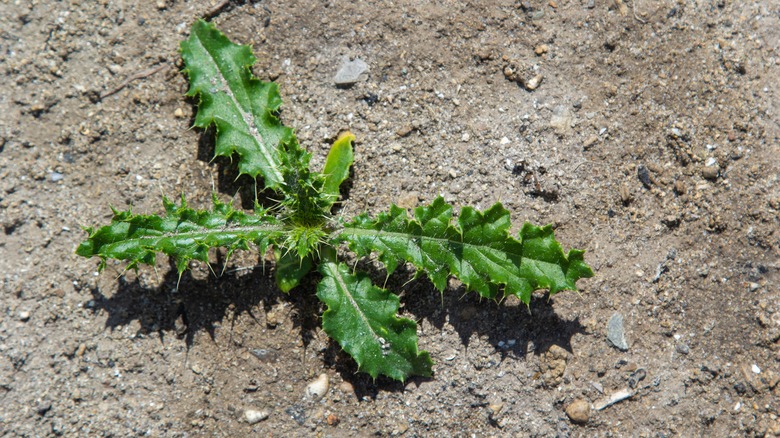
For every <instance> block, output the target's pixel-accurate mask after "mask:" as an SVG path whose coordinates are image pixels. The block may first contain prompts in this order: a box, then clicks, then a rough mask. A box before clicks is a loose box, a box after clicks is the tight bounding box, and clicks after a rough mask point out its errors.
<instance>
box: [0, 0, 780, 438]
mask: <svg viewBox="0 0 780 438" xmlns="http://www.w3.org/2000/svg"><path fill="white" fill-rule="evenodd" d="M215 3H216V2H213V3H212V2H211V1H207V0H204V1H181V0H168V1H151V0H146V1H141V2H131V1H121V0H119V1H108V0H99V1H76V0H73V1H64V2H53V1H35V0H28V1H23V0H17V1H11V0H5V1H2V2H0V72H2V77H3V80H2V81H0V223H2V228H3V233H0V272H2V312H0V433H2V434H3V435H4V436H49V435H63V436H130V435H151V436H200V435H207V436H246V435H249V434H256V435H259V436H334V437H341V436H419V437H423V436H425V437H429V436H430V437H434V436H440V437H452V436H464V437H465V436H476V437H481V436H497V437H499V436H646V437H651V436H652V437H656V436H657V437H671V436H682V437H690V436H773V434H774V435H780V420H778V415H780V401H779V400H780V388H778V380H779V379H780V377H778V376H779V375H780V289H779V288H780V283H778V280H779V279H780V277H779V276H778V271H779V269H780V263H779V260H778V257H779V256H780V228H779V227H778V222H779V220H778V209H780V185H779V184H778V170H780V164H778V163H779V162H780V147H779V146H778V145H779V144H780V143H778V137H779V136H780V124H779V122H780V116H778V111H780V3H778V2H774V1H763V2H734V1H728V0H711V1H710V0H706V1H705V0H701V1H683V0H680V1H671V0H660V1H654V2H651V1H638V0H634V1H633V2H630V1H626V2H625V3H624V4H622V3H621V4H622V6H621V4H617V3H613V2H612V0H610V1H605V0H581V1H579V0H575V1H563V0H557V1H549V2H547V1H535V0H523V1H503V0H498V1H484V0H476V1H471V2H461V1H441V2H435V3H420V2H414V1H410V2H406V1H400V2H399V1H365V2H363V1H361V2H316V1H288V2H281V1H275V0H269V1H263V2H241V1H235V2H231V3H230V4H228V5H227V6H226V7H224V8H222V9H220V10H219V11H217V12H216V13H214V16H213V21H215V22H216V23H217V24H218V26H219V27H220V28H221V29H222V30H223V31H224V32H225V33H226V34H228V36H229V37H230V38H231V39H233V40H235V41H239V42H243V43H247V44H251V45H252V46H253V48H254V50H255V52H256V54H257V57H258V63H257V65H256V68H255V72H256V74H257V76H258V77H260V78H263V79H265V80H268V79H274V80H276V81H277V82H278V83H279V85H280V87H281V90H282V96H283V99H284V102H285V104H284V107H283V112H282V115H281V117H282V119H283V120H284V122H285V123H286V124H288V125H290V126H294V127H296V130H297V133H298V136H299V138H300V139H301V142H302V144H303V145H304V146H305V147H307V148H308V149H309V150H310V151H312V153H313V154H314V161H315V162H321V161H322V159H323V157H324V155H325V153H326V152H327V149H328V147H329V145H330V143H331V142H332V141H333V140H334V139H335V138H336V136H337V135H338V133H339V132H340V131H342V130H345V129H350V130H351V131H352V132H354V133H355V134H356V136H357V138H358V142H357V144H356V161H355V166H354V177H353V179H352V180H351V188H350V190H349V194H348V196H347V198H346V200H345V203H344V205H343V208H342V210H341V214H343V215H344V216H346V217H351V216H354V215H355V214H358V213H360V212H363V211H369V212H371V213H374V214H375V213H378V212H381V211H384V210H386V209H387V207H388V206H389V204H390V203H391V202H396V203H398V204H399V205H402V206H404V207H413V206H415V205H417V204H420V203H424V202H429V201H431V200H433V199H434V198H435V197H436V196H437V195H439V194H442V195H444V196H445V198H446V199H447V200H449V201H451V202H453V203H454V204H455V205H456V206H458V207H460V206H465V205H474V206H477V207H480V208H487V207H488V206H490V205H491V204H492V203H494V202H496V201H499V200H500V201H501V202H502V203H503V204H504V205H505V206H506V207H507V208H508V209H509V210H510V211H511V212H512V216H513V220H514V223H515V227H516V228H517V227H519V225H520V224H521V223H522V221H524V220H529V221H532V222H534V223H540V224H543V223H552V224H554V226H555V227H556V235H557V237H558V239H559V240H560V241H561V242H562V243H563V245H564V247H566V248H583V249H586V250H587V251H588V253H587V255H586V260H587V261H588V262H589V263H590V264H591V265H592V266H593V268H594V271H595V272H596V276H595V277H594V278H592V279H589V280H584V281H581V282H580V285H581V287H582V291H581V293H580V294H577V293H573V292H567V293H561V294H559V295H556V296H555V298H554V299H551V300H548V299H547V298H546V297H544V296H543V294H539V295H538V297H536V298H535V299H534V301H533V302H532V305H531V307H530V312H529V311H528V309H526V308H525V306H523V305H522V304H519V303H518V302H516V301H513V300H508V301H507V302H505V303H502V304H497V303H493V302H480V301H479V300H478V299H477V298H476V297H475V296H474V295H473V294H464V291H463V290H462V288H460V287H459V286H458V284H457V283H455V282H453V284H452V287H451V288H450V289H449V290H447V291H446V292H445V293H444V294H443V295H439V294H438V292H436V291H435V289H434V288H433V287H432V285H431V284H430V283H429V282H428V281H427V280H426V279H425V278H421V279H417V280H412V281H410V279H412V276H413V273H412V272H411V271H410V270H402V271H401V272H399V273H397V274H395V275H394V276H392V277H391V278H390V281H389V282H388V287H391V288H393V289H394V290H396V291H400V292H402V303H403V305H404V307H403V310H402V312H403V314H404V316H407V317H410V318H414V319H415V320H417V321H418V322H419V338H420V346H421V348H424V349H426V350H429V351H430V352H431V355H432V357H433V358H434V360H435V361H436V365H435V368H434V369H435V375H434V377H433V378H431V379H411V380H410V381H408V382H406V384H400V383H395V382H391V381H388V380H384V379H378V380H376V381H372V380H371V379H370V377H367V376H366V375H363V374H356V373H355V364H354V363H353V362H352V361H351V360H350V359H349V358H348V357H347V356H346V355H344V354H343V353H342V352H340V351H339V348H338V346H337V345H335V344H334V343H332V342H331V341H329V340H328V338H327V336H326V335H325V334H324V333H322V331H321V330H320V329H319V328H318V326H319V314H320V312H321V310H322V309H321V306H320V304H319V302H318V301H317V299H316V297H315V296H314V293H315V290H314V287H313V285H314V282H315V281H316V278H311V279H308V280H306V281H305V284H304V285H303V286H302V287H300V288H298V289H296V290H294V291H293V292H292V293H291V294H290V295H285V294H283V293H281V292H279V291H278V290H277V289H275V287H274V286H273V277H272V273H273V265H272V264H265V267H264V265H263V263H262V260H261V259H260V258H259V257H258V256H257V255H256V254H252V253H246V254H240V255H239V256H238V257H234V258H232V259H231V260H230V262H229V263H228V265H227V266H226V267H225V268H226V269H225V274H223V275H221V276H218V277H217V276H215V275H213V274H212V273H211V270H210V269H209V267H208V266H205V265H197V264H196V265H193V266H192V267H193V269H192V271H190V272H189V273H188V274H186V275H185V276H184V277H183V278H182V280H181V283H180V284H179V288H178V290H177V289H176V285H177V275H176V273H175V269H174V270H173V271H172V270H171V267H170V265H169V263H168V261H167V260H165V259H164V258H160V260H159V261H158V265H157V266H156V269H152V268H149V267H146V268H142V269H141V270H139V271H138V272H137V273H135V272H127V273H124V274H123V266H122V265H121V264H119V263H110V264H109V266H108V268H107V269H106V270H105V271H104V272H103V273H102V274H100V275H98V274H97V272H96V270H97V265H98V261H97V260H86V259H81V258H79V257H77V256H75V255H74V254H73V251H74V250H75V247H76V245H77V244H78V242H79V241H80V240H81V239H83V238H84V237H85V234H84V233H83V232H82V231H81V229H80V227H81V226H88V225H97V224H102V223H106V222H107V221H108V220H109V218H110V214H111V211H110V209H109V205H113V206H116V207H118V208H126V207H128V206H131V205H132V206H133V209H134V210H135V211H138V212H160V211H161V210H162V205H161V202H160V199H161V194H167V195H169V196H176V195H178V194H179V193H182V192H183V193H186V194H187V196H188V200H189V201H190V203H191V204H192V205H195V206H200V207H205V206H207V205H208V204H209V202H210V196H211V192H212V188H215V189H216V190H217V191H218V193H219V196H220V197H221V198H222V199H223V200H229V199H231V198H235V199H236V203H237V205H244V206H245V207H249V206H250V204H251V199H252V198H251V196H252V194H251V191H247V190H241V187H243V186H245V183H247V180H246V179H245V178H240V179H238V180H237V181H236V178H235V175H236V170H235V167H234V166H232V165H231V164H230V162H229V161H228V160H216V161H214V162H211V161H210V158H211V154H212V151H213V135H212V133H210V132H202V131H198V130H193V129H189V127H190V126H191V124H192V114H193V111H194V109H195V108H194V103H193V102H192V101H190V100H188V99H186V98H185V97H184V96H183V94H184V91H185V90H186V78H185V77H184V76H183V75H182V74H180V73H179V69H180V68H181V63H180V59H179V55H178V44H179V41H181V40H182V39H184V38H186V35H187V32H188V29H189V26H190V24H191V23H192V22H193V20H195V19H196V18H197V17H201V16H203V15H204V14H207V13H208V11H209V10H211V9H212V8H213V6H214V4H215ZM355 58H360V59H362V60H363V61H365V62H366V63H367V64H368V66H369V68H370V71H369V73H368V74H367V75H366V76H365V77H364V78H363V80H361V81H360V82H358V83H356V84H355V85H354V86H352V87H350V88H338V87H336V86H335V84H334V75H335V74H336V72H337V71H338V70H339V67H340V66H341V65H342V63H343V62H344V61H345V60H347V59H355ZM213 262H214V263H213V265H214V266H216V267H218V268H219V269H215V270H216V272H220V271H221V267H222V265H221V264H222V263H224V258H223V257H222V254H220V253H218V252H215V253H214V254H213ZM368 266H369V267H370V264H369V265H368ZM615 314H619V315H621V316H622V317H623V320H624V330H625V337H626V339H627V347H628V348H627V350H625V351H624V350H620V349H617V348H615V347H614V346H613V345H611V344H610V343H609V342H608V341H607V322H608V320H609V319H610V318H611V317H613V315H615ZM321 373H325V374H327V375H328V377H329V380H330V391H329V392H328V394H327V395H326V396H325V397H324V398H323V399H321V400H319V401H311V400H308V399H306V398H305V397H304V389H305V387H306V385H307V383H308V382H310V381H311V380H313V379H315V378H316V377H317V376H318V375H320V374H321ZM621 392H623V393H624V394H627V395H630V397H628V398H627V399H625V400H622V401H619V402H617V403H615V404H613V405H611V406H608V407H604V408H603V409H601V410H596V409H592V410H590V412H588V410H587V409H583V408H587V407H589V406H593V407H594V408H595V407H602V406H603V404H604V403H603V402H604V400H605V399H608V398H609V397H610V396H614V395H615V394H620V393H621ZM251 411H255V414H250V417H251V416H252V415H255V417H254V418H253V419H252V421H251V422H250V421H249V420H248V416H247V413H248V412H251ZM261 414H265V415H261ZM266 415H267V417H266ZM575 420H578V421H579V422H576V421H575Z"/></svg>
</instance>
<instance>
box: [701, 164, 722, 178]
mask: <svg viewBox="0 0 780 438" xmlns="http://www.w3.org/2000/svg"><path fill="white" fill-rule="evenodd" d="M719 173H720V166H718V165H714V166H707V167H705V168H704V169H702V170H701V176H703V177H704V178H706V179H710V180H713V179H717V178H718V174H719Z"/></svg>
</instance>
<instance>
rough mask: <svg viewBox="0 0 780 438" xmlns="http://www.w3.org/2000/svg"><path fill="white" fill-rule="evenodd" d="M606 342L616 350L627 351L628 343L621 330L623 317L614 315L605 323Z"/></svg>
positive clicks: (617, 314)
mask: <svg viewBox="0 0 780 438" xmlns="http://www.w3.org/2000/svg"><path fill="white" fill-rule="evenodd" d="M607 340H608V341H609V342H610V343H611V344H612V345H613V346H615V348H617V349H618V350H621V351H628V342H626V334H625V331H624V330H623V315H621V314H619V313H615V314H614V315H612V317H611V318H609V322H607Z"/></svg>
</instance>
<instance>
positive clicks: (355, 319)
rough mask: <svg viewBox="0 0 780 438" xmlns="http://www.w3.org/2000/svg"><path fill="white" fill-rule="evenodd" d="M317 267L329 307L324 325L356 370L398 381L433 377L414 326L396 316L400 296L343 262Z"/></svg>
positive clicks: (321, 294)
mask: <svg viewBox="0 0 780 438" xmlns="http://www.w3.org/2000/svg"><path fill="white" fill-rule="evenodd" d="M319 270H320V273H322V275H323V278H322V281H321V282H320V284H319V285H318V286H317V296H318V297H319V298H320V300H322V301H323V302H325V303H326V304H327V305H328V310H326V311H325V313H324V314H323V315H322V328H323V329H324V330H325V333H327V334H328V335H329V336H330V337H332V338H333V339H335V340H336V341H337V342H338V343H339V345H341V348H343V349H344V350H345V351H346V352H347V353H349V355H350V356H352V358H353V359H355V362H357V364H358V368H359V369H360V371H363V372H366V373H368V374H369V375H370V376H371V377H374V378H376V377H377V376H378V375H380V374H383V375H385V376H388V377H391V378H393V379H396V380H400V381H404V380H406V378H407V377H409V376H411V375H417V376H430V375H431V365H432V362H431V358H430V356H429V355H428V353H427V352H425V351H422V352H419V351H418V350H417V324H416V323H415V322H414V321H412V320H410V319H405V318H398V317H397V316H396V312H398V307H399V300H398V296H396V295H395V294H392V293H390V292H388V291H386V290H384V289H380V288H378V287H376V286H374V285H373V284H371V280H370V279H369V278H368V277H367V276H366V275H364V274H357V275H353V274H351V273H350V269H349V267H348V266H346V265H345V264H343V263H337V262H335V261H323V262H322V263H321V264H320V268H319Z"/></svg>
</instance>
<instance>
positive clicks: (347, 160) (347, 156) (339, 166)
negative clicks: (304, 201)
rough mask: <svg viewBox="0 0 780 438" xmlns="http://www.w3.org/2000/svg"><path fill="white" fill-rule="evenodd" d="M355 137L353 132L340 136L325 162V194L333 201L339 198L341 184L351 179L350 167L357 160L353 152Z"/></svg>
mask: <svg viewBox="0 0 780 438" xmlns="http://www.w3.org/2000/svg"><path fill="white" fill-rule="evenodd" d="M353 141H355V136H354V135H352V133H351V132H345V133H343V134H341V135H340V136H339V138H338V139H337V140H336V142H335V143H333V146H331V148H330V152H328V158H327V159H326V160H325V170H324V171H323V172H322V173H324V174H325V185H324V187H323V193H324V194H325V195H326V196H329V197H330V198H331V199H332V200H333V201H332V202H331V205H332V203H333V202H336V200H337V199H338V198H339V187H340V186H341V183H343V182H344V180H346V179H347V178H349V167H350V166H352V162H353V161H354V160H355V155H354V153H353V152H352V142H353Z"/></svg>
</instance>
